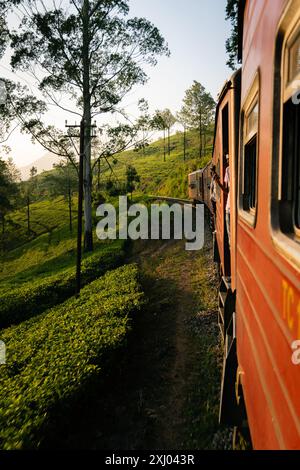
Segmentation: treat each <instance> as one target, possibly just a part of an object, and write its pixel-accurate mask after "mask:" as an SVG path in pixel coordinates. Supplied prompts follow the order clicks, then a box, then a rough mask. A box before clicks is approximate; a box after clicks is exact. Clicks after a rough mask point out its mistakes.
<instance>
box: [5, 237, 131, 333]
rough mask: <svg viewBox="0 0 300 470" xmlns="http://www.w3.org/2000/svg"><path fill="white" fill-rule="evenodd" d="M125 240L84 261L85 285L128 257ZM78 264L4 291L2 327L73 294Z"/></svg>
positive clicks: (36, 312)
mask: <svg viewBox="0 0 300 470" xmlns="http://www.w3.org/2000/svg"><path fill="white" fill-rule="evenodd" d="M123 245H124V242H122V241H119V240H118V241H115V242H113V243H111V244H110V245H107V246H105V247H103V249H102V250H101V251H100V252H96V253H94V254H92V255H91V256H89V257H88V258H86V259H85V260H84V261H83V263H82V285H86V284H88V283H90V282H91V281H92V280H94V279H96V278H97V277H99V276H101V275H103V274H104V273H105V272H106V271H108V270H110V269H113V268H115V267H117V266H119V265H120V264H121V263H122V261H123V260H124V252H123ZM75 285H76V278H75V268H69V269H67V270H65V271H62V272H60V273H59V274H54V275H52V276H49V277H47V278H45V279H38V280H36V281H31V282H30V283H27V284H24V285H23V286H21V287H18V288H15V289H9V290H7V291H4V292H2V293H1V292H0V327H1V328H3V327H6V326H9V325H12V324H17V323H20V322H22V321H23V320H25V319H27V318H29V317H31V316H32V315H37V314H39V313H41V312H42V311H44V310H46V309H47V308H49V307H51V306H52V305H56V304H58V303H59V302H62V301H63V300H65V299H67V298H68V297H70V296H72V295H73V294H74V291H75Z"/></svg>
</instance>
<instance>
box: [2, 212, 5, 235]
mask: <svg viewBox="0 0 300 470" xmlns="http://www.w3.org/2000/svg"><path fill="white" fill-rule="evenodd" d="M4 233H5V215H4V214H2V235H4Z"/></svg>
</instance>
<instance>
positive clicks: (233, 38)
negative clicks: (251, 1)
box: [225, 0, 240, 70]
mask: <svg viewBox="0 0 300 470" xmlns="http://www.w3.org/2000/svg"><path fill="white" fill-rule="evenodd" d="M239 1H240V0H227V5H226V20H228V21H230V23H231V34H230V37H229V38H228V39H227V40H226V44H225V46H226V52H227V54H228V60H227V65H228V67H230V68H231V69H232V70H236V69H237V67H238V46H239V43H238V41H239V37H238V9H239Z"/></svg>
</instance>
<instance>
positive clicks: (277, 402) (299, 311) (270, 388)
mask: <svg viewBox="0 0 300 470" xmlns="http://www.w3.org/2000/svg"><path fill="white" fill-rule="evenodd" d="M243 29H244V36H243V69H242V96H241V130H240V137H241V147H240V148H241V150H240V158H239V184H238V199H237V202H238V217H237V282H236V285H237V305H236V319H237V325H236V332H237V356H238V363H239V373H238V376H239V378H240V381H241V384H242V387H243V393H244V398H245V403H246V409H247V415H248V420H249V425H250V432H251V437H252V442H253V445H254V448H255V449H300V399H299V390H300V373H299V365H298V366H297V365H295V364H294V363H293V361H292V355H293V349H292V344H293V342H294V341H295V340H299V339H300V235H299V233H298V232H297V228H295V227H294V226H293V224H290V225H289V226H288V227H286V226H285V225H284V223H285V220H286V218H287V216H288V214H287V212H286V213H285V214H282V213H280V207H281V205H282V204H281V201H283V199H284V197H285V195H284V191H283V190H282V189H281V192H280V188H282V187H284V186H283V185H284V174H285V173H284V172H285V171H286V167H285V165H287V162H288V161H291V159H292V158H294V157H293V150H290V151H289V153H288V158H289V160H284V155H285V152H286V149H285V148H284V140H283V139H284V136H285V135H286V133H287V132H290V130H291V129H293V124H292V122H291V123H290V124H289V121H288V119H290V118H291V116H293V115H294V114H296V113H297V110H296V108H291V107H289V106H290V105H289V101H288V100H289V99H290V98H289V97H290V95H289V90H288V88H287V85H288V79H287V76H286V74H287V71H289V73H293V71H294V69H293V68H292V66H293V62H292V58H293V57H297V54H298V57H299V54H300V41H299V39H297V38H299V37H300V1H299V0H272V1H271V0H266V1H264V2H262V1H260V0H248V1H246V5H245V11H244V28H243ZM294 33H295V34H296V33H297V34H296V36H293V34H294ZM297 41H298V42H297ZM286 58H289V59H290V62H289V64H290V65H289V67H287V66H286V64H287V59H286ZM298 75H299V71H298ZM284 100H286V103H287V104H285V101H284ZM286 107H287V108H286ZM285 109H288V110H289V111H290V112H289V114H285V113H284V112H285ZM284 123H285V126H286V127H284V125H283V124H284ZM288 124H289V125H288ZM295 135H297V133H296V134H295ZM289 138H290V139H292V138H293V137H291V136H290V137H289ZM297 145H298V149H299V143H298V144H297ZM292 148H293V149H296V141H295V142H294V144H293V146H291V147H290V149H292ZM280 149H282V153H283V156H282V157H281V156H280V155H281V154H280V152H281V150H280ZM298 158H299V154H298ZM295 168H296V167H295ZM297 171H300V170H299V169H298V170H297V168H296V169H295V170H294V173H293V172H291V175H290V176H286V178H294V177H295V172H296V173H297ZM298 176H299V175H298ZM290 187H292V184H291V185H290ZM294 194H296V193H294ZM291 197H295V198H296V197H297V196H296V195H294V196H291ZM298 198H300V196H298ZM295 202H296V201H295ZM299 202H300V201H299ZM283 215H284V217H285V219H284V220H282V221H281V219H280V217H283Z"/></svg>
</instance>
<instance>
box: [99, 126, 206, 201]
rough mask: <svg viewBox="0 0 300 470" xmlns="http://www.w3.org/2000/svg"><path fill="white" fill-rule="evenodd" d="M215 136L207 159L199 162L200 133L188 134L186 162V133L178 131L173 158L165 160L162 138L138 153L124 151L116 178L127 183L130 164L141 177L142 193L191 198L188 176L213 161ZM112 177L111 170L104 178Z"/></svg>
mask: <svg viewBox="0 0 300 470" xmlns="http://www.w3.org/2000/svg"><path fill="white" fill-rule="evenodd" d="M212 140H213V134H212V133H210V134H209V137H208V143H207V148H206V151H205V156H203V157H202V158H201V159H199V150H198V145H199V137H198V133H197V132H194V131H190V132H188V133H187V155H186V161H184V159H183V134H182V133H181V132H177V133H176V134H175V135H172V136H171V138H170V143H171V145H170V148H171V153H170V156H169V155H168V154H167V155H166V161H164V157H163V153H164V142H163V139H160V140H158V141H156V142H154V143H152V144H151V145H150V146H149V147H146V148H145V151H144V152H143V151H142V150H140V151H138V152H135V151H133V150H130V151H127V152H123V153H122V154H120V155H118V156H117V159H116V160H117V161H118V163H117V164H116V165H114V167H113V172H114V175H113V176H112V177H113V178H114V177H115V178H117V180H119V181H120V182H123V181H124V180H125V173H126V167H127V165H133V166H134V167H135V168H136V170H137V172H138V174H139V175H140V178H141V182H140V184H139V186H138V191H139V192H142V193H144V194H145V193H146V194H154V195H161V196H170V197H181V198H187V195H188V182H187V175H188V173H190V172H191V171H194V170H196V169H198V168H202V167H204V166H205V165H206V163H207V162H208V161H209V160H210V158H211V153H212ZM110 177H111V173H110V171H109V170H107V171H105V172H104V174H103V175H102V180H103V181H104V182H105V181H107V180H108V179H109V178H110Z"/></svg>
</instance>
